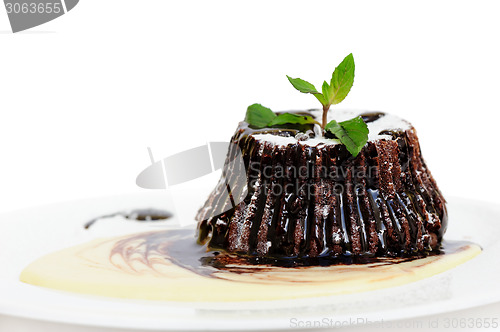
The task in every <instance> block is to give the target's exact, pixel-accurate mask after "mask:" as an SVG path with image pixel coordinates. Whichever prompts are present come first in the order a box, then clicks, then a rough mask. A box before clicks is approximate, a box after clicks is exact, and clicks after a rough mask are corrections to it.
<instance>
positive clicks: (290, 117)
mask: <svg viewBox="0 0 500 332" xmlns="http://www.w3.org/2000/svg"><path fill="white" fill-rule="evenodd" d="M288 123H292V124H310V123H317V124H319V123H318V121H316V120H314V119H313V118H312V117H311V116H308V115H298V114H292V113H283V114H280V115H278V116H277V117H275V118H274V119H273V120H272V121H271V122H269V123H268V124H267V125H268V126H269V127H272V126H277V125H282V124H288Z"/></svg>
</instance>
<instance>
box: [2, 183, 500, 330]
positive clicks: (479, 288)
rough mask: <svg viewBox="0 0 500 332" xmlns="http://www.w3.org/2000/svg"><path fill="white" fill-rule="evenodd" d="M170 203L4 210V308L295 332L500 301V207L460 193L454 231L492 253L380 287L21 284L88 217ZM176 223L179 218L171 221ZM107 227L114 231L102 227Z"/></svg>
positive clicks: (32, 314)
mask: <svg viewBox="0 0 500 332" xmlns="http://www.w3.org/2000/svg"><path fill="white" fill-rule="evenodd" d="M191 198H192V197H191ZM171 204H172V200H171V199H170V196H169V194H168V193H167V192H161V193H158V192H156V193H147V194H141V195H129V196H115V197H108V198H100V199H92V200H85V201H78V202H70V203H64V204H58V205H52V206H47V207H40V208H33V209H29V210H22V211H18V212H15V213H9V214H4V215H3V216H1V217H0V267H1V268H0V313H2V314H7V315H14V316H19V317H29V318H35V319H42V320H48V321H56V322H65V323H72V324H83V325H95V326H102V327H120V328H136V329H141V330H232V331H234V330H262V329H267V330H269V329H287V328H289V327H291V324H292V325H293V322H294V321H295V322H298V321H314V320H323V319H331V318H334V319H335V321H338V322H342V321H350V322H356V320H357V319H358V318H360V319H361V318H362V319H367V320H370V321H380V320H382V319H383V320H384V321H389V320H395V319H405V318H414V317H420V316H425V315H429V314H436V313H443V312H449V311H453V310H458V309H465V308H470V307H474V306H478V305H483V304H488V303H493V302H497V301H500V287H498V275H499V272H500V241H498V239H499V238H500V208H499V207H498V206H494V205H493V204H488V203H483V202H478V201H470V200H465V199H460V198H450V199H449V205H448V207H449V214H450V219H449V229H448V232H447V234H446V236H445V237H446V239H450V240H467V241H473V242H476V243H478V244H480V245H481V246H482V247H483V249H484V251H483V253H481V254H480V255H479V256H477V257H476V258H474V259H473V260H471V261H469V262H467V263H465V264H463V265H461V266H458V267H456V268H454V269H452V270H449V271H447V272H444V273H441V274H438V275H435V276H433V277H431V278H427V279H424V280H421V281H418V282H414V283H411V284H407V285H403V286H398V287H393V288H386V289H382V290H377V291H372V292H365V293H359V294H351V295H342V296H333V297H321V298H311V299H301V300H287V301H272V302H251V303H217V302H213V303H205V304H202V303H169V302H154V301H137V300H119V299H112V298H104V297H97V296H84V295H77V294H72V293H66V292H61V291H55V290H50V289H44V288H40V287H36V286H31V285H27V284H24V283H21V282H20V281H18V278H19V274H20V272H21V271H22V269H23V268H24V267H25V266H26V265H27V264H28V263H30V262H31V261H33V260H34V259H36V258H38V257H40V256H42V255H44V254H46V253H49V252H52V251H54V250H57V249H61V248H64V247H68V246H72V245H75V244H77V243H81V242H85V241H87V240H89V239H90V238H92V237H94V236H96V231H92V232H90V233H89V232H85V231H83V229H82V225H83V224H84V223H85V222H86V221H87V220H89V219H91V218H93V217H95V216H98V215H101V214H106V213H110V212H115V211H119V210H123V209H130V208H141V207H155V208H163V209H173V206H172V205H171ZM169 223H175V219H173V220H171V221H167V222H166V223H165V224H167V225H168V224H169ZM110 225H111V224H110ZM151 225H153V224H151ZM141 227H154V226H141ZM142 229H144V228H142ZM96 230H99V229H98V228H97V227H96ZM112 230H116V229H115V228H114V227H113V228H112ZM132 230H136V228H135V226H134V227H132V226H130V225H129V226H125V225H124V227H123V228H121V232H127V231H132ZM100 231H101V232H107V231H109V228H108V229H106V227H104V226H101V227H100ZM216 291H217V290H214V292H216Z"/></svg>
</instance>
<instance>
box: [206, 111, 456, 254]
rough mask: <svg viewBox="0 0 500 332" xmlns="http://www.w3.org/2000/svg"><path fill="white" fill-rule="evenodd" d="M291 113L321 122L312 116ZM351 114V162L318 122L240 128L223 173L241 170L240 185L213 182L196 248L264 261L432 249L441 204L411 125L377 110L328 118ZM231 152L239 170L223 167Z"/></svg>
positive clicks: (442, 221)
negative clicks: (354, 137) (356, 128)
mask: <svg viewBox="0 0 500 332" xmlns="http://www.w3.org/2000/svg"><path fill="white" fill-rule="evenodd" d="M299 114H304V115H312V116H314V117H315V118H316V119H320V118H321V111H319V110H317V111H316V110H312V111H308V112H301V113H299ZM356 115H361V116H362V118H363V120H364V121H365V123H366V124H367V126H368V128H369V136H368V142H367V144H366V145H365V146H364V147H363V149H362V150H361V152H360V153H359V154H358V155H357V156H356V157H353V156H352V155H351V154H350V153H349V152H348V151H347V150H346V147H345V146H344V145H342V144H340V143H339V141H338V140H336V139H334V138H332V137H328V136H326V137H324V136H323V135H322V134H321V132H320V129H319V126H317V125H316V126H314V125H284V126H282V127H281V128H263V129H252V128H250V126H249V125H248V123H246V122H241V123H240V124H239V126H238V128H237V130H236V133H235V135H234V136H233V138H232V140H231V143H230V148H229V152H228V155H227V160H226V166H227V169H225V173H224V174H225V175H226V177H231V176H242V175H241V174H243V176H244V177H245V178H246V179H245V181H243V184H244V185H239V186H235V187H232V188H229V186H227V181H220V182H219V184H218V185H217V187H216V188H215V189H214V191H213V192H212V194H211V195H210V197H209V198H208V200H207V202H206V203H205V205H204V206H203V207H202V208H201V209H200V211H199V212H198V215H197V221H198V242H199V243H200V244H204V245H207V246H208V248H210V249H217V250H218V249H224V250H226V251H228V252H232V253H237V254H242V255H250V256H254V257H263V258H265V257H267V258H293V259H300V258H314V257H339V256H352V257H355V256H359V257H365V256H366V257H379V256H401V255H422V254H426V253H428V252H431V251H433V250H434V251H435V250H437V249H438V248H439V245H440V241H441V238H442V236H443V234H444V232H445V230H446V223H447V213H446V207H445V199H444V198H443V196H442V194H441V192H440V191H439V189H438V187H437V185H436V182H435V181H434V179H433V177H432V175H431V173H430V172H429V170H428V169H427V166H426V164H425V162H424V160H423V158H422V155H421V152H420V146H419V142H418V138H417V134H416V131H415V129H414V128H413V126H412V125H411V124H410V123H408V122H406V121H405V120H402V119H400V118H398V117H395V116H392V115H389V114H384V113H363V114H359V113H357V112H351V111H338V110H337V111H335V112H331V113H330V114H329V118H332V119H333V118H335V119H336V120H337V121H342V120H343V119H348V118H351V117H353V116H356ZM328 121H330V119H329V120H328ZM315 127H316V128H315ZM239 151H241V155H242V157H243V163H244V166H245V168H244V170H242V169H232V168H234V167H236V166H231V163H229V160H230V159H231V158H233V157H234V156H235V155H236V154H237V153H238V152H239ZM227 190H229V195H227ZM224 192H226V195H224ZM240 196H241V197H240ZM233 205H234V206H233ZM214 211H223V212H221V213H218V214H215V213H214Z"/></svg>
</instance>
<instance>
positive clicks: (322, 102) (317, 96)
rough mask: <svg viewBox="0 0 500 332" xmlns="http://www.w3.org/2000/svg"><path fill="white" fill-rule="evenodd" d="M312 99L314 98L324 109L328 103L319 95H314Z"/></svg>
mask: <svg viewBox="0 0 500 332" xmlns="http://www.w3.org/2000/svg"><path fill="white" fill-rule="evenodd" d="M314 97H316V99H318V100H319V102H320V103H321V105H323V106H324V107H326V106H325V105H326V104H327V103H328V101H327V100H326V99H325V97H324V96H323V95H322V94H321V93H318V94H315V95H314Z"/></svg>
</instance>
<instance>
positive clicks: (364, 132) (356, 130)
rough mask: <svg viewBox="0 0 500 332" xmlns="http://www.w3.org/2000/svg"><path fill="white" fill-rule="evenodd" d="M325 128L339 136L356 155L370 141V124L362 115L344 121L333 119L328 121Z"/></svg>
mask: <svg viewBox="0 0 500 332" xmlns="http://www.w3.org/2000/svg"><path fill="white" fill-rule="evenodd" d="M325 130H326V131H329V132H331V133H332V134H334V135H335V136H337V138H338V139H339V140H340V141H341V142H342V144H344V145H345V147H346V148H347V150H348V151H349V152H350V153H351V154H352V155H353V156H354V157H356V156H357V155H358V154H359V152H360V151H361V149H362V148H363V147H364V146H365V144H366V142H368V132H369V130H368V126H367V125H366V123H365V122H364V121H363V119H362V118H361V117H360V116H358V117H356V118H354V119H350V120H347V121H342V122H337V121H335V120H332V121H330V122H328V124H327V125H326V127H325Z"/></svg>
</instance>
